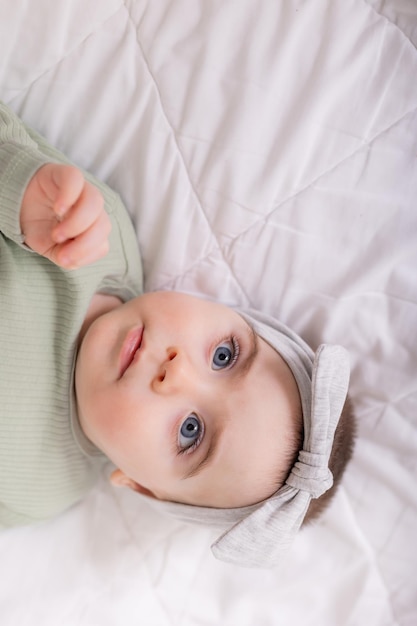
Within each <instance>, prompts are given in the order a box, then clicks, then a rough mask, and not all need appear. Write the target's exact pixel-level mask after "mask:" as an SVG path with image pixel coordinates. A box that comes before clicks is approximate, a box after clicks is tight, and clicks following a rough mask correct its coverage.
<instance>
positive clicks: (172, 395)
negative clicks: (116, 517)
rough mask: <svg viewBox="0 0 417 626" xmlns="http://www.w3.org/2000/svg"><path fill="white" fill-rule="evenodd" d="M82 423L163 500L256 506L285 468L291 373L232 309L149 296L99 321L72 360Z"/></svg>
mask: <svg viewBox="0 0 417 626" xmlns="http://www.w3.org/2000/svg"><path fill="white" fill-rule="evenodd" d="M76 395H77V403H78V411H79V416H80V422H81V426H82V428H83V430H84V432H85V434H86V436H87V437H88V438H89V439H90V440H91V441H92V442H93V443H95V444H96V446H97V447H98V448H100V449H101V450H102V451H103V452H104V453H105V454H106V455H107V456H108V457H109V458H110V459H111V460H112V461H113V463H114V464H115V465H116V466H117V467H118V468H120V470H121V471H122V472H123V473H124V474H125V475H126V476H127V477H128V478H129V479H130V480H131V481H134V482H135V483H138V484H139V485H141V486H142V487H143V488H144V489H146V490H149V491H150V492H152V493H153V494H154V495H155V496H156V497H157V498H160V499H164V500H173V501H177V502H185V503H189V504H196V505H200V506H215V507H236V506H244V505H247V504H253V503H254V502H257V501H260V500H262V499H264V498H266V497H268V496H269V495H270V494H271V493H272V492H273V491H274V490H275V479H276V475H277V473H278V472H279V470H280V469H281V470H284V468H285V463H286V460H285V451H286V449H287V441H288V438H289V437H290V434H291V432H292V430H293V427H294V426H293V415H294V413H296V412H297V411H299V399H298V391H297V387H296V384H295V381H294V379H293V376H292V374H291V372H290V370H289V368H288V367H287V365H286V364H285V362H284V361H283V360H282V358H281V357H280V356H279V355H278V353H277V352H276V351H275V350H274V349H273V348H272V347H271V346H269V345H268V344H267V343H266V342H264V341H263V340H262V339H260V338H259V337H258V336H257V335H256V334H255V333H254V332H253V331H252V329H251V328H250V327H249V326H248V324H247V323H246V322H245V321H244V320H243V318H242V317H241V316H240V315H238V314H237V313H236V312H235V311H233V310H232V309H229V308H228V307H225V306H223V305H220V304H217V303H212V302H208V301H205V300H202V299H199V298H195V297H192V296H188V295H184V294H179V293H176V292H156V293H149V294H145V295H144V296H141V297H139V298H136V299H135V300H131V301H130V302H128V303H126V304H124V305H121V306H120V307H117V308H115V309H113V310H112V311H110V312H109V313H107V314H105V315H103V316H101V317H99V318H98V319H97V320H96V321H95V322H94V323H93V324H92V325H91V326H90V328H89V329H88V331H87V334H86V335H85V337H84V339H83V342H82V344H81V347H80V351H79V355H78V358H77V365H76Z"/></svg>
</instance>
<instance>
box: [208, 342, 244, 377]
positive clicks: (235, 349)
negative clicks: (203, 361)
mask: <svg viewBox="0 0 417 626" xmlns="http://www.w3.org/2000/svg"><path fill="white" fill-rule="evenodd" d="M228 341H230V343H231V344H232V346H233V356H232V360H231V361H230V363H229V364H228V365H227V367H225V368H224V369H225V370H230V369H232V367H233V366H234V365H235V364H236V362H237V360H238V358H239V356H240V342H239V339H238V338H237V337H236V335H230V336H229V337H226V338H224V337H223V338H222V339H221V340H219V341H216V342H215V344H214V349H213V350H212V353H213V354H214V352H215V350H216V348H218V347H219V346H221V345H222V344H223V343H227V342H228ZM219 371H222V370H219Z"/></svg>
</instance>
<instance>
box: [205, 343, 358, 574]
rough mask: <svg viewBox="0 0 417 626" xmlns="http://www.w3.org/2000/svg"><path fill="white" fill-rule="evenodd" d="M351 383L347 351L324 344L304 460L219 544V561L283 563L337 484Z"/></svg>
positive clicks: (249, 564) (301, 456) (306, 421)
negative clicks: (339, 438) (334, 455)
mask: <svg viewBox="0 0 417 626" xmlns="http://www.w3.org/2000/svg"><path fill="white" fill-rule="evenodd" d="M348 383H349V361H348V356H347V352H346V350H345V349H344V348H342V347H341V346H328V345H322V346H320V348H319V349H318V351H317V353H316V356H315V359H314V362H313V376H312V385H311V413H310V415H309V416H306V415H304V443H303V449H302V450H301V451H300V453H299V456H298V460H297V462H296V463H295V464H294V466H293V468H292V470H291V472H290V475H289V476H288V478H287V480H286V482H285V484H284V485H283V487H281V488H280V489H279V490H278V491H277V492H276V493H275V494H274V495H273V496H271V497H270V498H269V499H268V500H266V501H265V502H263V503H262V504H261V505H260V506H259V508H257V509H256V510H255V511H253V512H251V513H250V514H249V515H248V516H247V517H245V518H244V519H242V520H241V521H239V522H238V523H237V524H235V525H234V526H233V527H232V528H231V529H230V530H228V531H227V532H225V533H224V534H223V535H222V536H221V537H220V538H219V539H218V540H217V541H216V542H215V543H214V544H213V546H212V550H213V553H214V555H215V556H216V557H217V558H219V559H221V560H223V561H227V562H230V563H235V564H238V565H243V566H246V567H272V566H273V565H277V564H278V563H279V561H280V559H281V557H282V555H283V553H284V552H285V551H286V550H287V549H288V547H289V546H290V544H291V543H292V541H293V539H294V537H295V535H296V533H297V531H298V530H299V528H300V526H301V524H302V522H303V519H304V517H305V514H306V512H307V509H308V506H309V504H310V501H311V499H312V498H318V497H320V496H321V495H322V494H323V493H324V492H325V491H327V490H328V489H329V488H330V487H331V486H332V484H333V476H332V474H331V472H330V470H329V458H330V453H331V450H332V445H333V439H334V434H335V430H336V426H337V424H338V422H339V418H340V414H341V412H342V409H343V405H344V402H345V399H346V394H347V389H348Z"/></svg>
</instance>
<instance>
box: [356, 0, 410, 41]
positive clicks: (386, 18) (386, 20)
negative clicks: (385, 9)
mask: <svg viewBox="0 0 417 626" xmlns="http://www.w3.org/2000/svg"><path fill="white" fill-rule="evenodd" d="M361 2H362V4H366V5H367V6H368V7H369V8H370V9H371V10H372V11H373V12H374V13H375V15H377V16H378V17H379V18H380V19H381V20H384V21H385V22H387V23H388V24H391V25H392V26H394V28H395V29H396V30H397V31H398V32H399V33H400V35H401V37H402V38H403V39H404V40H405V41H406V42H407V44H410V45H411V46H412V47H413V49H414V50H416V46H415V45H414V43H413V42H412V41H411V39H410V38H409V37H408V36H407V35H406V33H405V32H404V31H403V30H401V28H400V27H399V26H398V24H396V23H395V22H393V21H392V20H390V19H389V18H388V17H387V16H386V15H384V14H383V13H381V12H380V11H378V10H377V9H376V8H375V7H374V5H373V4H371V3H370V2H369V0H361Z"/></svg>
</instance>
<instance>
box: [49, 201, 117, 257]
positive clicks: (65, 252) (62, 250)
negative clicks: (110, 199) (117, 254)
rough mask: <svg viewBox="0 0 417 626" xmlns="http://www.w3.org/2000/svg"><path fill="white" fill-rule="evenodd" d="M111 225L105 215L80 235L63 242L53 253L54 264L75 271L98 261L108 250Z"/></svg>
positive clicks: (102, 214) (101, 215)
mask: <svg viewBox="0 0 417 626" xmlns="http://www.w3.org/2000/svg"><path fill="white" fill-rule="evenodd" d="M110 230H111V223H110V220H109V218H108V216H107V214H106V213H101V214H100V216H99V218H98V219H97V220H96V222H95V223H94V224H93V225H92V226H91V227H90V228H89V229H88V230H87V231H85V232H84V233H82V235H79V236H78V237H76V238H75V239H71V240H70V241H67V242H65V243H64V244H62V245H61V246H59V249H58V250H56V253H55V260H54V261H55V263H57V265H60V266H61V267H65V268H66V269H76V268H79V267H83V266H84V265H89V264H90V263H94V262H95V261H98V260H99V259H101V258H102V257H103V256H105V255H106V254H107V252H108V250H109V241H108V236H109V234H110Z"/></svg>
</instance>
